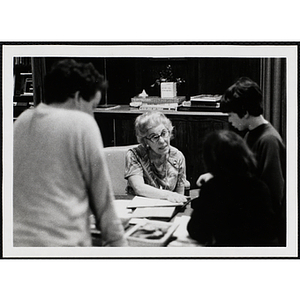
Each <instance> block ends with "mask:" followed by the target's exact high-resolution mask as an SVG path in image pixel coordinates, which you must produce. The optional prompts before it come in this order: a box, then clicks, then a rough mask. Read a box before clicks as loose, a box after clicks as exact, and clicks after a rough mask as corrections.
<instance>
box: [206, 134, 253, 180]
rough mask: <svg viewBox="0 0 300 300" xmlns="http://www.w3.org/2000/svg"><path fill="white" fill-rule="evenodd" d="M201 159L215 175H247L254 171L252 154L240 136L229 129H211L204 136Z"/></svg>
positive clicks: (226, 176) (228, 176) (223, 176)
mask: <svg viewBox="0 0 300 300" xmlns="http://www.w3.org/2000/svg"><path fill="white" fill-rule="evenodd" d="M203 159H204V163H205V166H206V168H207V171H208V172H210V173H212V174H213V175H214V176H215V177H222V178H225V179H226V178H227V179H230V178H233V177H236V176H238V177H248V176H252V175H254V174H255V172H256V160H255V157H254V154H253V153H252V151H251V150H250V149H249V147H248V146H247V144H246V142H245V141H244V139H243V138H242V137H241V136H239V135H238V134H237V133H235V132H233V131H229V130H218V131H213V132H211V133H209V134H208V135H207V136H206V137H205V139H204V142H203Z"/></svg>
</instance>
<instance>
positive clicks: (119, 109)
mask: <svg viewBox="0 0 300 300" xmlns="http://www.w3.org/2000/svg"><path fill="white" fill-rule="evenodd" d="M146 111H148V110H139V109H137V108H131V107H130V106H129V105H118V104H116V105H115V106H112V107H107V108H96V109H95V110H94V112H95V113H104V114H142V113H144V112H146ZM162 112H163V113H164V114H166V115H182V116H218V117H227V116H228V115H227V114H225V113H222V112H219V111H188V110H180V111H174V110H162Z"/></svg>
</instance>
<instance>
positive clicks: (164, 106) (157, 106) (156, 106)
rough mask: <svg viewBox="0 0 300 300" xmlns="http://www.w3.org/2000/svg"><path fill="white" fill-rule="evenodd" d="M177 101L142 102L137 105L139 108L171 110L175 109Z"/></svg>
mask: <svg viewBox="0 0 300 300" xmlns="http://www.w3.org/2000/svg"><path fill="white" fill-rule="evenodd" d="M177 107H178V104H177V103H162V104H147V103H143V104H142V105H140V106H139V110H173V111H176V110H177Z"/></svg>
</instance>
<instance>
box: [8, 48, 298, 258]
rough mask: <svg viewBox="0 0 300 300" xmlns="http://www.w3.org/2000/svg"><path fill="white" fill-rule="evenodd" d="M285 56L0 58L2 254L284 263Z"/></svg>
mask: <svg viewBox="0 0 300 300" xmlns="http://www.w3.org/2000/svg"><path fill="white" fill-rule="evenodd" d="M297 53H298V52H297V45H293V44H288V45H285V44H279V45H278V44H275V45H274V44H271V43H265V44H261V45H258V44H255V43H253V44H251V43H248V44H244V45H243V44H242V45H241V44H234V45H230V44H222V43H219V44H218V43H215V44H209V43H207V44H205V43H176V44H174V43H172V44H171V43H106V44H105V43H102V44H101V43H98V44H95V43H90V44H88V43H87V44H85V45H84V44H67V43H66V44H65V45H57V44H55V43H44V44H43V43H41V44H39V45H37V44H34V43H32V44H30V43H29V44H26V45H3V74H4V75H5V76H3V95H4V98H5V99H6V101H5V102H3V111H4V115H3V117H4V118H3V121H4V126H5V128H9V129H10V130H7V131H4V132H3V135H4V140H5V144H4V148H3V150H4V152H3V155H4V162H5V164H4V166H3V168H4V173H5V174H8V175H7V176H5V177H4V201H3V221H4V222H3V257H19V258H20V257H21V258H43V257H44V258H47V257H53V258H61V257H67V258H76V257H82V258H86V257H88V258H92V257H94V258H170V257H171V258H224V257H225V258H266V257H267V258H268V257H269V258H289V257H290V258H291V257H297V256H298V232H297V229H298V224H297V220H298V214H297V192H296V186H297V180H296V179H297V166H296V164H295V161H297V153H296V152H295V151H294V149H295V147H296V145H297V68H296V65H297ZM7 99H11V101H7ZM12 133H13V134H12ZM12 153H13V155H12Z"/></svg>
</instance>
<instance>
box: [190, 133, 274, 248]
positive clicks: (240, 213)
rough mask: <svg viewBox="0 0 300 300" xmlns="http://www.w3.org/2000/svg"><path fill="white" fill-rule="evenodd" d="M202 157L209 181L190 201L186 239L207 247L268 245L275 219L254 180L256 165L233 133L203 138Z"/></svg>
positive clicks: (258, 182)
mask: <svg viewBox="0 0 300 300" xmlns="http://www.w3.org/2000/svg"><path fill="white" fill-rule="evenodd" d="M203 158H204V163H205V166H206V168H207V171H208V172H210V173H211V174H212V177H211V178H210V179H209V180H208V181H207V182H206V183H205V184H203V186H202V187H201V191H200V194H199V197H198V198H196V199H194V200H193V202H192V208H193V212H192V215H191V219H190V221H189V223H188V226H187V230H188V232H189V235H190V236H191V237H192V238H193V239H195V240H197V241H198V242H200V243H201V244H203V245H206V246H223V247H225V246H226V247H227V246H231V247H232V246H248V247H252V246H273V245H276V244H277V236H276V231H275V219H274V217H275V215H274V212H273V210H272V205H271V198H270V192H269V189H268V187H267V185H266V184H265V183H264V182H263V181H261V180H260V179H258V178H257V177H256V175H255V173H256V160H255V158H254V155H253V153H252V152H251V150H250V149H249V148H248V146H247V144H246V143H245V141H244V140H243V139H242V138H241V137H240V136H239V135H237V134H236V133H235V132H233V131H227V130H222V131H215V132H212V133H210V134H208V135H207V136H206V138H205V140H204V144H203Z"/></svg>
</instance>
